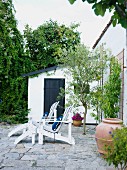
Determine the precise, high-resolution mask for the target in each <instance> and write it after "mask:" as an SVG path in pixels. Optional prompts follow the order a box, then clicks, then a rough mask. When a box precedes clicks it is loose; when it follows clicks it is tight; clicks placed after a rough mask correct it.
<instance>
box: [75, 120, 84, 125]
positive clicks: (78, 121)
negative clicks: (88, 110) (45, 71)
mask: <svg viewBox="0 0 127 170" xmlns="http://www.w3.org/2000/svg"><path fill="white" fill-rule="evenodd" d="M73 125H74V126H81V125H82V121H81V120H73Z"/></svg>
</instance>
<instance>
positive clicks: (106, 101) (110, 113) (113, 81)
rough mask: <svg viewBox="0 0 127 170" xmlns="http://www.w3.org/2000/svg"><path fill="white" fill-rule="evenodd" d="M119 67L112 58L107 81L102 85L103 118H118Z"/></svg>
mask: <svg viewBox="0 0 127 170" xmlns="http://www.w3.org/2000/svg"><path fill="white" fill-rule="evenodd" d="M120 73H121V67H120V64H119V63H118V61H117V59H115V58H112V59H111V62H110V75H109V79H108V81H107V82H106V83H105V84H104V88H103V95H102V97H103V98H102V100H101V101H102V103H101V105H100V106H101V109H102V111H103V112H104V117H105V118H109V117H110V118H115V117H118V115H117V114H118V112H119V98H120V91H121V78H120Z"/></svg>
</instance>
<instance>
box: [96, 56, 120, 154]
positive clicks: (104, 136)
mask: <svg viewBox="0 0 127 170" xmlns="http://www.w3.org/2000/svg"><path fill="white" fill-rule="evenodd" d="M120 73H121V68H120V65H119V63H118V61H117V59H115V58H112V59H111V61H110V75H109V78H108V80H107V82H105V84H104V86H103V91H102V93H101V94H100V96H99V100H98V101H99V108H100V109H101V111H102V113H103V117H104V118H103V119H102V122H101V123H100V124H99V125H98V126H97V127H96V132H95V139H96V142H97V147H98V151H99V153H101V154H106V151H105V146H110V145H112V136H111V135H110V134H111V133H112V132H113V131H114V130H115V129H116V128H121V127H122V120H121V119H118V113H119V109H120V108H119V96H120V91H121V79H120Z"/></svg>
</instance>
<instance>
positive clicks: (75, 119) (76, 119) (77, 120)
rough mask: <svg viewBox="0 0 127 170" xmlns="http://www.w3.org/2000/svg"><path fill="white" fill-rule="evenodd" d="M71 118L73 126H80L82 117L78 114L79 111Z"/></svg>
mask: <svg viewBox="0 0 127 170" xmlns="http://www.w3.org/2000/svg"><path fill="white" fill-rule="evenodd" d="M72 120H73V125H74V126H81V125H82V120H83V117H81V114H80V113H76V114H75V115H74V116H73V117H72Z"/></svg>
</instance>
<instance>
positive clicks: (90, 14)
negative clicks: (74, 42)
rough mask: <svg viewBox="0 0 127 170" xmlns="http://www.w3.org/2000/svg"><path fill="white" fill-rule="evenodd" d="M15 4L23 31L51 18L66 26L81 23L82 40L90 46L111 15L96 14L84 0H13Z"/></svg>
mask: <svg viewBox="0 0 127 170" xmlns="http://www.w3.org/2000/svg"><path fill="white" fill-rule="evenodd" d="M13 5H14V7H15V10H16V14H15V17H16V19H17V21H18V28H19V30H20V31H21V33H23V30H24V28H25V25H26V24H28V25H29V26H30V27H31V28H32V29H36V28H37V27H38V26H40V25H42V24H44V23H45V22H46V21H49V20H50V19H52V20H53V21H57V22H58V24H59V25H61V24H65V25H66V26H70V25H71V24H72V23H79V24H80V26H79V28H78V31H79V32H80V33H81V42H82V43H84V44H85V45H86V46H88V47H92V45H93V44H94V43H95V41H96V40H97V39H98V37H99V35H100V34H101V32H102V31H103V29H104V28H105V26H106V25H107V23H108V22H109V20H110V17H111V14H109V13H108V12H106V15H105V16H104V17H101V16H96V15H95V14H94V11H93V10H92V6H91V5H90V4H88V3H87V2H85V3H84V2H82V0H77V1H76V2H75V3H74V4H73V5H71V4H70V3H69V1H68V0H13Z"/></svg>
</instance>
